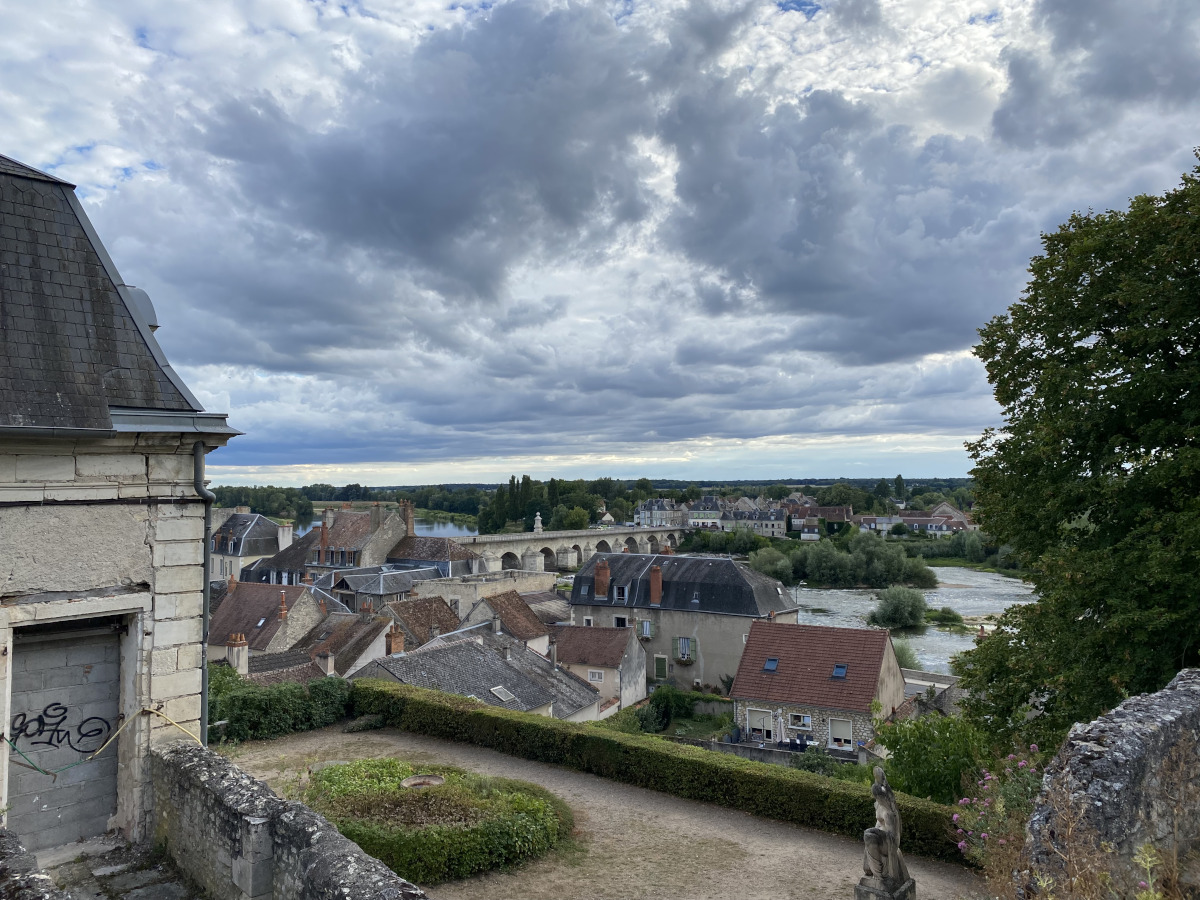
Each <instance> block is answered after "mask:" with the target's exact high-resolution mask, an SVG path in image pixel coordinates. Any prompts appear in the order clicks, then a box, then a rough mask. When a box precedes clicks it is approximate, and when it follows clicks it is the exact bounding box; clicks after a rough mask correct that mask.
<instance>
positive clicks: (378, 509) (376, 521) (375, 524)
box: [371, 500, 383, 534]
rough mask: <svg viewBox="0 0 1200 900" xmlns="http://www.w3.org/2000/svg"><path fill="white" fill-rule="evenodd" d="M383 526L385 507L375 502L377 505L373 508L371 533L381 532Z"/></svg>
mask: <svg viewBox="0 0 1200 900" xmlns="http://www.w3.org/2000/svg"><path fill="white" fill-rule="evenodd" d="M382 524H383V507H382V506H380V505H379V501H378V500H377V501H375V505H374V506H372V507H371V533H372V534H374V533H375V532H376V531H378V530H379V526H380V525H382Z"/></svg>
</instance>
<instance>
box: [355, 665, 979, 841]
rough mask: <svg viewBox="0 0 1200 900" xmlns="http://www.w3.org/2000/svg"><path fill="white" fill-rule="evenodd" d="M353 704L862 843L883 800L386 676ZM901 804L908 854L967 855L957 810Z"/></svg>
mask: <svg viewBox="0 0 1200 900" xmlns="http://www.w3.org/2000/svg"><path fill="white" fill-rule="evenodd" d="M351 701H352V704H353V706H354V712H355V715H372V714H374V715H382V716H383V717H384V719H385V721H386V722H387V723H388V724H389V725H392V726H395V727H398V728H402V729H404V730H406V731H411V732H415V733H417V734H426V735H430V736H432V737H438V738H443V739H446V740H452V741H461V742H463V743H468V744H476V745H479V746H484V747H490V748H492V749H494V750H499V751H500V752H502V753H508V754H510V755H513V756H520V757H523V758H525V759H533V760H537V761H539V762H547V763H554V764H557V765H561V766H567V767H569V768H573V769H579V770H580V771H584V772H590V773H592V774H594V775H599V776H601V777H604V778H611V779H613V780H614V781H621V782H624V783H626V784H632V785H636V786H638V787H644V788H650V789H652V790H657V791H662V792H664V793H668V794H674V795H675V796H678V797H684V798H686V799H690V800H704V801H707V802H710V803H716V804H718V805H720V806H727V807H730V808H733V809H739V810H742V811H744V812H748V813H751V814H753V815H759V816H765V817H767V818H772V819H779V820H781V821H785V822H792V823H794V824H797V825H805V826H809V827H812V828H819V829H822V830H824V831H831V832H834V833H837V834H846V835H852V836H854V837H859V836H861V835H862V832H863V830H864V829H866V828H869V827H871V826H872V825H873V824H874V822H875V808H874V802H873V801H872V799H871V794H870V790H869V789H868V788H867V786H866V785H863V784H854V783H849V782H844V781H838V780H834V779H831V778H824V777H822V776H820V775H814V774H812V773H810V772H802V771H798V770H795V769H790V768H786V767H783V766H774V765H770V764H768V763H759V762H754V761H752V760H748V759H742V758H741V757H738V756H734V755H732V754H726V753H717V752H713V751H709V750H703V749H701V748H699V747H692V746H688V745H684V744H678V743H675V742H672V741H667V740H664V739H662V738H658V737H653V736H650V735H644V734H623V733H620V732H617V731H612V730H608V729H604V728H597V727H594V726H591V725H588V724H584V723H573V722H562V721H559V720H557V719H551V718H548V717H545V716H536V715H532V714H530V713H520V712H514V711H511V710H505V709H499V708H497V707H494V706H488V705H485V704H481V703H477V702H475V701H473V700H470V699H468V698H465V697H458V696H454V695H451V694H443V693H440V692H438V691H430V690H425V689H423V688H416V687H412V686H410V685H403V684H397V683H392V682H385V681H380V680H376V679H359V680H357V681H355V682H354V686H353V690H352V692H351ZM896 800H897V803H898V804H899V806H900V812H901V815H902V816H903V817H904V850H905V852H908V853H914V854H917V855H921V856H932V857H937V858H941V859H954V858H961V857H960V856H959V854H958V852H957V850H956V849H955V846H954V843H952V842H951V841H950V840H949V837H948V835H949V834H950V833H951V823H950V816H951V814H952V812H953V810H951V809H950V808H949V807H946V806H943V805H941V804H937V803H932V802H930V801H927V800H919V799H916V798H914V797H909V796H906V795H903V794H898V795H897V798H896Z"/></svg>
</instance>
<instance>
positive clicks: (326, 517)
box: [321, 506, 337, 547]
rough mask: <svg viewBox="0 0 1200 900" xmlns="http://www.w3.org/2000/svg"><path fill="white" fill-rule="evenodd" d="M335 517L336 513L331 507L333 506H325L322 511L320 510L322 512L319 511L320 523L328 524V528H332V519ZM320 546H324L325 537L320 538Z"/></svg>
mask: <svg viewBox="0 0 1200 900" xmlns="http://www.w3.org/2000/svg"><path fill="white" fill-rule="evenodd" d="M335 518H337V513H336V512H334V509H333V507H332V506H327V507H325V510H324V512H322V513H321V524H322V525H328V526H329V527H330V528H332V527H333V520H334V519H335ZM321 546H322V547H324V546H325V539H324V538H322V539H321Z"/></svg>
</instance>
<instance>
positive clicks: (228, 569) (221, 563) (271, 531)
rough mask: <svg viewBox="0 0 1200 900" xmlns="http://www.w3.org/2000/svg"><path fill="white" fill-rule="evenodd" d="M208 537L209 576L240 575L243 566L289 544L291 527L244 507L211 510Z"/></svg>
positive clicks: (272, 554)
mask: <svg viewBox="0 0 1200 900" xmlns="http://www.w3.org/2000/svg"><path fill="white" fill-rule="evenodd" d="M209 540H210V542H211V544H212V546H211V548H210V550H211V553H212V565H211V569H212V575H213V576H216V577H220V578H228V577H229V576H231V575H232V576H233V577H234V578H241V577H242V570H243V569H244V568H246V566H248V565H251V564H252V563H255V562H257V561H258V560H260V559H263V558H265V557H268V556H274V555H275V554H276V553H278V552H279V551H280V550H282V549H284V548H285V547H290V546H291V544H292V526H291V525H277V524H276V523H275V522H273V521H271V520H270V519H268V518H267V517H266V516H260V515H259V514H258V513H252V512H250V508H249V507H247V506H239V507H236V508H234V509H214V510H213V525H212V536H211V537H210V538H209Z"/></svg>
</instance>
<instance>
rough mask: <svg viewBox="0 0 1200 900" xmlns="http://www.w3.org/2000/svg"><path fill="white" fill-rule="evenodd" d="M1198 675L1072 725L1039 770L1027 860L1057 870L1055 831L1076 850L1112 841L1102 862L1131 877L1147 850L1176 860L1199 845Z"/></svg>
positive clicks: (1188, 673) (1059, 844)
mask: <svg viewBox="0 0 1200 900" xmlns="http://www.w3.org/2000/svg"><path fill="white" fill-rule="evenodd" d="M1197 771H1200V669H1184V670H1183V671H1182V672H1180V673H1179V674H1178V675H1176V676H1175V678H1174V679H1173V680H1172V681H1171V683H1170V684H1168V685H1167V686H1166V687H1165V688H1163V690H1161V691H1158V692H1157V693H1153V694H1142V695H1141V696H1138V697H1133V698H1131V699H1129V700H1126V701H1125V702H1124V703H1122V704H1121V705H1120V706H1118V707H1117V708H1116V709H1114V710H1113V711H1112V712H1110V713H1108V714H1107V715H1104V716H1101V717H1100V718H1098V719H1096V720H1095V721H1094V722H1089V723H1087V724H1082V723H1081V724H1078V725H1075V726H1074V727H1072V729H1071V731H1070V733H1069V734H1068V735H1067V739H1066V741H1065V742H1064V743H1063V746H1062V748H1061V749H1060V750H1059V751H1058V754H1057V755H1056V756H1055V757H1054V759H1053V760H1052V761H1051V762H1050V764H1049V765H1048V766H1047V767H1046V774H1045V778H1044V779H1043V782H1042V792H1041V794H1040V796H1039V797H1038V799H1037V801H1036V803H1035V806H1034V812H1033V817H1032V818H1031V819H1030V822H1029V836H1028V838H1027V839H1026V843H1025V855H1026V863H1027V864H1028V866H1030V867H1032V869H1033V870H1034V871H1036V872H1041V873H1044V874H1049V875H1051V876H1056V875H1059V874H1061V873H1062V871H1063V867H1064V863H1063V855H1062V854H1063V852H1064V851H1065V850H1066V849H1067V848H1066V847H1065V846H1064V844H1063V840H1062V833H1063V832H1064V831H1065V830H1066V828H1067V827H1068V826H1069V827H1070V828H1071V833H1072V838H1073V841H1075V842H1076V845H1075V847H1074V849H1075V850H1076V851H1078V850H1079V845H1078V843H1077V842H1078V841H1079V840H1080V839H1081V838H1082V839H1083V840H1084V841H1086V843H1087V848H1086V849H1093V850H1098V849H1099V848H1100V847H1101V845H1102V844H1104V845H1111V846H1112V848H1113V850H1114V852H1113V853H1112V854H1105V864H1106V865H1107V866H1108V867H1109V869H1110V870H1111V871H1112V872H1113V874H1114V876H1116V877H1117V878H1123V879H1127V880H1131V881H1136V880H1137V877H1138V873H1137V871H1136V867H1135V866H1134V865H1133V863H1132V858H1133V855H1134V854H1135V853H1136V852H1137V850H1138V848H1139V847H1141V846H1142V845H1144V844H1153V845H1154V847H1155V848H1156V849H1158V850H1159V851H1160V852H1162V851H1165V852H1168V853H1169V852H1170V851H1171V850H1172V849H1173V848H1177V849H1178V850H1179V855H1180V857H1182V856H1183V855H1184V854H1185V853H1186V852H1187V851H1188V850H1189V849H1191V848H1195V847H1197V846H1200V781H1197V778H1196V772H1197Z"/></svg>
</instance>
